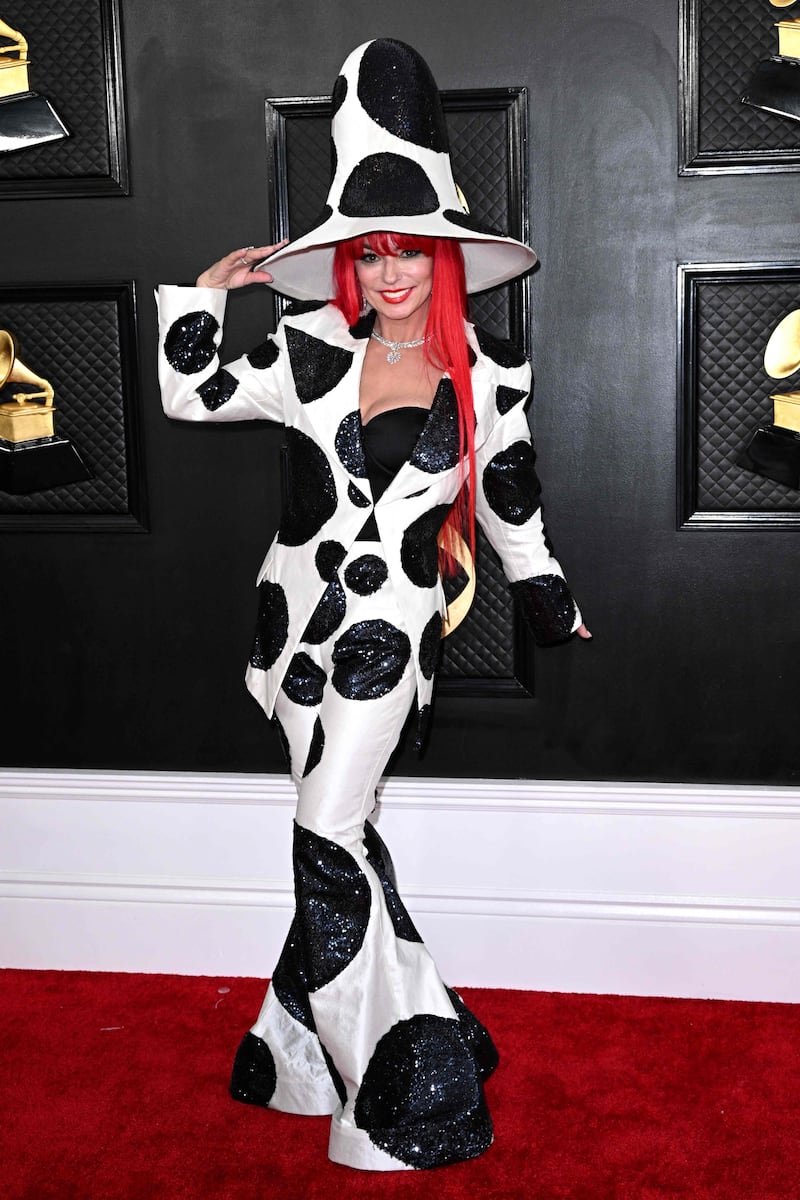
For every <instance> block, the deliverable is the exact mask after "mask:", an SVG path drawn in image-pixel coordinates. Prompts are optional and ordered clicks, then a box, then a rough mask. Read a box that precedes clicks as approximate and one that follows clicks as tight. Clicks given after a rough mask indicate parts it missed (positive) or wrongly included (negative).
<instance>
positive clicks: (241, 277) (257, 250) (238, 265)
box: [197, 238, 289, 291]
mask: <svg viewBox="0 0 800 1200" xmlns="http://www.w3.org/2000/svg"><path fill="white" fill-rule="evenodd" d="M288 241H289V239H288V238H284V239H283V241H281V242H276V243H275V245H274V246H244V247H243V248H242V249H241V250H232V251H231V252H230V254H226V255H225V257H224V258H221V259H220V260H219V262H215V263H214V264H213V266H210V267H208V269H207V270H205V271H203V273H202V274H201V275H198V277H197V287H210V288H224V289H225V290H226V291H229V290H230V289H231V288H240V287H246V286H247V284H249V283H272V276H271V275H270V273H269V271H253V270H251V267H252V266H253V264H254V263H258V262H261V260H262V259H264V258H269V256H270V254H274V253H275V251H276V250H280V248H281V246H285V245H286V243H287V242H288Z"/></svg>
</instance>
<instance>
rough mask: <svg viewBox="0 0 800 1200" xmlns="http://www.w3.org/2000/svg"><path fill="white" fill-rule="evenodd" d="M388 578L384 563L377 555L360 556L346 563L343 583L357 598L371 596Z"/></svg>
mask: <svg viewBox="0 0 800 1200" xmlns="http://www.w3.org/2000/svg"><path fill="white" fill-rule="evenodd" d="M388 577H389V571H388V569H387V567H386V563H385V562H384V561H383V559H382V558H378V556H377V554H362V555H360V556H359V557H358V558H354V559H353V561H352V562H350V563H348V564H347V566H346V567H345V571H344V581H345V583H346V584H347V586H348V587H349V588H350V591H351V592H355V594H356V595H357V596H371V595H372V593H373V592H377V591H378V588H380V587H383V585H384V583H385V582H386V580H387V579H388Z"/></svg>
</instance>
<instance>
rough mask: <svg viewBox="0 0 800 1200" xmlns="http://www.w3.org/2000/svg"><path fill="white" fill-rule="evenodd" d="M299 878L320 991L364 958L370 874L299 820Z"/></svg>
mask: <svg viewBox="0 0 800 1200" xmlns="http://www.w3.org/2000/svg"><path fill="white" fill-rule="evenodd" d="M294 878H295V893H296V896H297V922H298V928H299V931H300V935H301V938H302V945H303V955H304V959H305V965H306V973H307V978H308V988H309V991H311V992H314V991H316V990H317V989H318V988H321V987H324V986H325V984H326V983H330V982H331V980H332V979H335V978H336V976H337V975H338V974H339V973H340V972H341V971H343V970H344V968H345V967H346V966H347V965H348V964H349V963H351V962H352V961H353V959H354V958H355V956H356V954H358V952H359V950H360V949H361V946H362V944H363V941H364V935H365V933H366V932H367V925H368V923H369V913H370V907H371V903H372V896H371V893H370V887H369V883H368V881H367V877H366V875H365V874H364V872H363V871H362V870H361V868H360V867H359V865H358V863H357V862H356V860H355V859H354V858H353V856H352V855H351V854H349V853H348V852H347V850H345V849H343V847H342V846H339V845H337V843H336V842H331V841H329V840H328V839H327V838H324V837H321V836H320V835H319V834H317V833H312V832H311V830H310V829H305V828H303V826H302V825H298V824H297V823H296V822H295V827H294Z"/></svg>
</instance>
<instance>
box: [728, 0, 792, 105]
mask: <svg viewBox="0 0 800 1200" xmlns="http://www.w3.org/2000/svg"><path fill="white" fill-rule="evenodd" d="M769 2H770V4H771V5H772V7H773V8H791V7H792V5H793V4H794V3H795V0H769ZM775 27H776V29H777V30H778V53H777V54H773V55H772V57H771V58H765V59H764V60H763V61H762V62H760V63H759V64H758V66H757V67H756V69H755V71H754V72H753V74H752V76H751V78H750V83H749V84H748V86H747V90H746V91H745V92H744V93H743V95H742V96H740V97H739V98H740V100H741V102H742V104H749V105H750V107H751V108H760V109H762V110H763V111H764V112H768V113H775V114H776V115H777V116H779V117H791V118H792V119H793V120H795V121H800V17H795V18H793V19H792V20H789V21H776V23H775Z"/></svg>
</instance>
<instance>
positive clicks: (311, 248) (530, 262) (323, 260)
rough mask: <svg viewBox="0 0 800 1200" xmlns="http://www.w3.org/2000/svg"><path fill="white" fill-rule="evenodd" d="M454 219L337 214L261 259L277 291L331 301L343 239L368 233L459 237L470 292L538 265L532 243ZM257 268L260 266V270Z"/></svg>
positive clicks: (298, 297) (464, 219)
mask: <svg viewBox="0 0 800 1200" xmlns="http://www.w3.org/2000/svg"><path fill="white" fill-rule="evenodd" d="M455 215H457V217H458V220H457V221H451V220H449V219H448V217H447V216H446V215H445V214H444V213H443V212H434V213H430V214H428V215H426V216H423V217H420V216H413V217H387V216H380V217H357V218H354V217H343V216H341V215H340V214H339V213H333V214H331V215H329V216H327V217H326V219H325V220H323V221H322V223H321V224H320V225H318V226H316V227H315V228H314V229H312V230H310V231H309V232H308V233H306V234H304V235H303V236H302V237H299V238H297V239H295V241H293V242H289V244H288V245H287V246H283V247H282V249H280V250H277V251H276V252H275V253H274V254H272V255H270V257H269V258H267V259H264V261H263V262H262V263H259V264H258V268H261V267H263V268H264V269H265V270H267V271H268V272H269V273H270V274H271V275H272V280H273V282H272V286H273V287H274V288H275V290H276V291H278V292H282V293H283V294H284V295H286V296H292V297H293V298H294V299H296V300H328V299H330V298H331V296H332V295H333V255H334V248H335V245H336V243H337V242H341V241H345V240H347V239H348V238H353V237H361V236H363V235H364V234H368V233H378V232H387V233H411V234H420V235H424V236H425V237H439V238H450V239H453V240H455V241H457V242H458V243H459V244H460V246H461V249H462V252H463V254H464V270H465V274H466V280H467V291H468V292H470V293H472V292H482V291H485V290H486V289H487V288H491V287H497V286H498V284H501V283H507V282H508V280H509V279H514V278H515V277H516V276H517V275H523V274H524V273H525V272H526V271H529V270H530V269H531V267H533V266H534V265H535V264H536V262H537V258H536V255H535V253H534V252H533V250H531V248H530V246H526V245H525V244H524V243H523V242H518V241H516V239H515V238H510V237H505V236H504V235H502V234H499V233H492V232H482V231H481V230H480V228H478V227H474V226H473V222H472V220H471V218H469V217H467V216H466V214H463V216H462V214H461V213H458V214H455ZM258 268H257V269H258Z"/></svg>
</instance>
